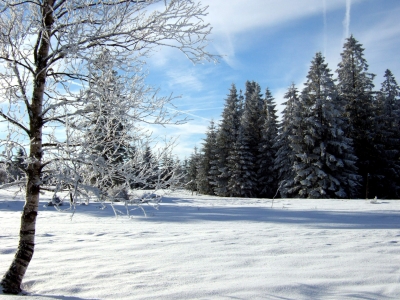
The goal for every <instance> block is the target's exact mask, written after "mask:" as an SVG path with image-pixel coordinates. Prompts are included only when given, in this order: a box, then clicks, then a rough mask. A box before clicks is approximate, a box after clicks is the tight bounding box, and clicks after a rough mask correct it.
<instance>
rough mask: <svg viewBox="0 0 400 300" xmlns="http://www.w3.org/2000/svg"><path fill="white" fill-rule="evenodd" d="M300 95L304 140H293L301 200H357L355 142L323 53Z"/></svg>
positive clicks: (296, 186) (312, 67)
mask: <svg viewBox="0 0 400 300" xmlns="http://www.w3.org/2000/svg"><path fill="white" fill-rule="evenodd" d="M305 86H306V87H305V89H304V91H303V93H302V96H301V102H302V106H303V116H302V118H303V124H302V133H303V134H302V136H301V139H297V140H292V143H293V149H294V150H295V153H296V159H295V162H294V170H295V173H296V176H295V178H294V187H295V190H296V191H297V193H298V196H300V197H307V198H346V197H354V196H355V194H356V190H357V187H358V180H359V178H358V176H357V174H356V167H355V161H356V157H355V156H354V154H353V148H352V141H351V139H349V138H347V137H345V134H344V131H343V126H344V125H345V122H344V120H343V117H342V114H343V111H342V109H341V105H340V104H341V102H340V101H339V98H338V93H337V90H336V86H335V84H334V81H333V79H332V74H331V73H330V70H329V69H328V66H327V64H326V63H325V60H324V58H323V56H322V54H321V53H317V54H316V56H315V58H314V59H313V61H312V62H311V67H310V71H309V73H308V75H307V82H306V84H305Z"/></svg>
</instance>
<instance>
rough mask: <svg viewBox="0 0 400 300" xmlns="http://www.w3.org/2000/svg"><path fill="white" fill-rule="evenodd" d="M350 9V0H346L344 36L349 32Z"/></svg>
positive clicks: (346, 36) (347, 35)
mask: <svg viewBox="0 0 400 300" xmlns="http://www.w3.org/2000/svg"><path fill="white" fill-rule="evenodd" d="M350 10H351V0H346V16H345V18H344V21H343V26H344V30H345V33H344V34H345V38H348V37H349V32H350Z"/></svg>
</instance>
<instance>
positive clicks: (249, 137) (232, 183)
mask: <svg viewBox="0 0 400 300" xmlns="http://www.w3.org/2000/svg"><path fill="white" fill-rule="evenodd" d="M262 108H263V100H262V98H261V88H260V86H259V85H258V84H257V83H256V82H254V81H252V82H250V81H247V82H246V92H245V102H244V108H243V113H242V116H241V119H240V127H239V132H238V135H237V138H236V141H235V143H234V147H233V152H231V155H230V156H229V161H228V166H229V167H230V170H231V171H232V172H231V178H230V180H229V183H228V187H229V188H228V189H229V192H230V194H231V195H232V196H242V197H255V196H257V194H258V182H257V170H258V168H257V156H258V145H259V142H260V139H261V127H260V120H261V114H262ZM240 190H241V191H240ZM238 193H239V194H238Z"/></svg>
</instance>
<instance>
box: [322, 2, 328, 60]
mask: <svg viewBox="0 0 400 300" xmlns="http://www.w3.org/2000/svg"><path fill="white" fill-rule="evenodd" d="M322 4H323V6H322V9H323V12H322V13H323V17H324V56H325V57H326V47H327V43H328V36H327V22H326V0H323V2H322Z"/></svg>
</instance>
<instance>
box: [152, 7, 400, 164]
mask: <svg viewBox="0 0 400 300" xmlns="http://www.w3.org/2000/svg"><path fill="white" fill-rule="evenodd" d="M201 2H202V3H203V4H204V5H208V6H209V9H208V12H209V15H208V16H207V18H206V21H207V22H209V23H211V26H212V27H213V33H212V35H211V36H210V39H212V41H211V42H210V45H209V51H210V52H212V53H215V54H220V55H223V59H222V60H221V61H220V63H219V64H216V65H215V64H212V63H205V64H202V65H193V64H191V63H190V62H189V61H188V60H187V59H185V57H184V56H183V55H182V54H180V53H177V52H176V51H175V50H171V49H162V50H160V51H159V52H157V53H155V54H154V55H153V56H152V58H151V59H150V60H149V62H148V65H147V67H148V68H149V72H150V73H149V76H148V78H147V82H148V83H149V84H151V85H153V86H155V87H159V88H160V95H169V94H170V93H173V94H174V95H175V96H179V95H180V96H181V98H180V99H176V100H175V101H174V104H175V105H176V107H177V108H178V109H179V110H182V111H183V112H185V113H186V115H187V116H188V117H189V118H190V119H191V120H190V121H188V122H187V123H186V124H184V125H180V126H169V127H167V128H166V129H162V128H159V127H158V128H154V134H155V135H161V136H163V135H167V136H173V137H178V136H179V138H178V145H177V146H176V148H175V153H176V154H177V155H179V156H180V157H181V158H184V157H185V156H187V157H188V156H189V155H190V154H191V153H192V151H193V148H194V147H195V146H196V145H197V146H198V147H201V143H202V139H203V138H204V136H205V132H206V130H207V127H208V125H209V122H210V120H211V119H214V120H215V121H216V122H218V121H219V119H220V115H221V113H222V109H223V106H224V102H225V98H226V95H227V94H228V90H229V88H230V86H231V84H232V83H234V84H236V87H237V88H238V89H243V88H244V84H245V82H246V80H254V81H256V82H258V83H259V84H260V85H261V88H262V90H265V89H266V88H267V87H268V88H269V89H270V90H271V91H272V94H273V96H274V97H275V101H276V103H277V108H278V110H279V111H281V110H282V109H283V107H282V105H279V104H280V103H282V102H283V95H284V94H285V92H286V90H287V88H288V87H289V85H290V84H291V83H295V84H296V85H297V87H298V88H299V89H302V87H303V83H304V82H305V79H306V75H307V72H308V69H309V67H310V62H311V60H312V58H313V57H314V55H315V53H316V52H318V51H321V52H322V53H323V54H324V55H325V57H326V61H327V62H328V64H329V67H330V69H331V70H333V71H335V70H336V68H337V64H338V63H339V61H340V53H341V52H342V47H343V43H344V39H345V37H346V36H347V34H353V35H354V37H355V38H356V39H357V40H358V41H359V42H360V43H361V44H363V46H364V48H365V51H364V55H365V58H366V59H367V61H368V64H369V72H371V73H374V74H376V75H377V76H376V79H375V85H376V88H377V89H379V88H380V84H381V82H382V81H383V74H384V71H385V70H386V69H390V70H391V71H392V72H393V74H394V75H395V76H396V79H397V81H398V82H400V54H399V53H400V50H399V49H400V22H399V16H400V1H399V0H351V1H350V0H230V1H226V0H203V1H201ZM227 3H229V4H227Z"/></svg>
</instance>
